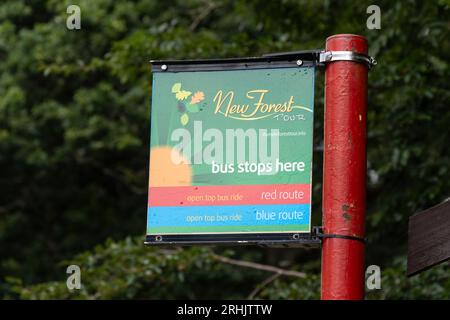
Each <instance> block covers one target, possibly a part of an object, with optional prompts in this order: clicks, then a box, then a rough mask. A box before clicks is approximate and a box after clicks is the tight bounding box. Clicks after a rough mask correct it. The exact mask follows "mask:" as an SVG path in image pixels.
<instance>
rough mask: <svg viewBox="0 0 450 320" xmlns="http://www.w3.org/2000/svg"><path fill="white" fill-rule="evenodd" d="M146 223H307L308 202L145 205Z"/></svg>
mask: <svg viewBox="0 0 450 320" xmlns="http://www.w3.org/2000/svg"><path fill="white" fill-rule="evenodd" d="M147 212H148V219H147V226H148V227H181V226H185V227H189V226H259V225H260V226H264V225H289V224H309V222H310V205H309V204H275V205H247V206H210V207H206V206H194V207H148V211H147Z"/></svg>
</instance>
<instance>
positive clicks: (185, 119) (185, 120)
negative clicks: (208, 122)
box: [180, 113, 189, 126]
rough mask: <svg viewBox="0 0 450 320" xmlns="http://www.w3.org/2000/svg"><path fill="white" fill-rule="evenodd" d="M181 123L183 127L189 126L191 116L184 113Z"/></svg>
mask: <svg viewBox="0 0 450 320" xmlns="http://www.w3.org/2000/svg"><path fill="white" fill-rule="evenodd" d="M180 122H181V124H182V125H183V126H185V125H187V123H188V122H189V116H188V115H187V113H183V115H182V116H181V117H180Z"/></svg>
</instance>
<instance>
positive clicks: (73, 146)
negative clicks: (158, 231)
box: [0, 0, 450, 298]
mask: <svg viewBox="0 0 450 320" xmlns="http://www.w3.org/2000/svg"><path fill="white" fill-rule="evenodd" d="M69 4H77V5H79V6H80V8H81V23H82V29H81V30H78V31H70V30H68V29H67V28H66V18H67V16H68V14H67V13H66V8H67V6H68V5H69ZM370 4H372V3H371V1H327V0H323V1H294V0H282V1H262V0H246V1H244V0H237V1H224V0H184V1H176V0H167V1H157V0H135V1H117V0H116V1H114V0H95V1H92V0H79V1H60V0H41V1H25V0H6V1H2V2H1V3H0V168H1V174H0V191H1V192H0V296H2V295H3V296H4V297H7V298H14V297H19V296H20V297H22V298H136V297H139V298H173V297H187V298H201V297H209V298H214V297H217V298H232V297H238V298H239V297H244V298H245V297H247V296H248V295H249V294H250V292H252V291H253V290H254V289H255V287H256V288H258V285H259V283H261V281H263V280H264V279H266V278H267V277H268V276H270V274H267V273H265V272H262V271H254V270H247V269H245V268H244V269H242V268H240V267H238V266H231V265H227V264H225V263H223V262H220V261H218V260H217V259H215V258H214V257H215V254H221V255H224V256H230V257H234V258H236V259H243V260H249V261H256V262H259V263H265V264H271V265H275V266H278V267H282V268H287V269H293V270H298V271H302V272H305V273H306V274H307V276H306V277H304V278H295V279H292V278H289V277H284V276H283V277H279V278H277V279H275V280H274V281H273V282H271V283H270V284H268V285H267V286H265V287H261V288H260V289H261V290H259V291H258V292H257V293H256V295H255V296H256V297H260V298H317V297H318V288H319V285H320V279H319V271H320V252H319V251H318V250H310V251H307V250H292V249H287V250H286V249H285V250H280V249H258V248H233V250H232V251H231V250H229V249H227V248H191V249H183V250H181V251H180V250H177V249H173V250H174V251H173V252H168V251H164V250H157V249H150V248H145V247H143V245H142V242H143V236H144V231H145V219H146V209H145V207H146V197H147V181H148V180H147V174H148V145H149V139H148V135H149V114H150V113H149V108H150V97H151V73H150V65H149V63H148V61H149V60H150V59H168V58H178V59H183V58H212V57H217V58H222V57H241V56H258V55H261V54H264V53H269V52H277V51H290V50H304V49H317V48H323V47H324V43H325V39H326V37H327V36H330V35H333V34H337V33H356V34H361V35H364V36H366V37H367V38H368V41H369V44H370V54H371V55H374V56H376V57H377V60H378V61H379V64H378V66H377V67H376V68H375V69H374V70H373V71H371V72H370V75H369V114H368V124H369V129H368V195H367V200H368V208H367V209H368V210H367V236H368V239H369V242H368V245H367V264H377V265H379V266H381V268H382V270H383V289H382V290H380V291H377V292H371V293H368V297H369V298H446V297H447V298H448V297H449V295H450V276H449V272H448V265H443V266H441V267H438V268H435V269H432V270H430V271H428V272H426V273H425V274H423V275H421V276H418V277H416V278H413V279H411V280H408V279H406V277H405V252H406V243H407V222H408V217H409V216H410V215H411V214H413V213H414V212H417V211H419V210H421V209H425V208H427V207H429V206H431V205H434V204H437V203H439V202H441V201H443V200H445V199H446V198H447V197H449V196H450V191H449V190H450V168H449V164H450V152H449V147H448V143H449V139H450V134H449V129H448V128H449V126H450V112H449V111H448V102H449V96H450V91H449V89H448V87H449V85H448V82H449V64H448V61H449V51H450V44H449V39H450V37H449V36H450V34H449V33H450V32H449V30H450V19H449V17H450V2H449V1H447V0H440V1H419V0H405V1H395V2H394V1H377V3H376V4H377V5H379V6H380V8H381V17H382V25H381V30H368V29H367V28H366V20H367V17H368V14H367V13H366V8H367V7H368V5H370ZM317 77H318V79H317V81H316V84H317V85H316V91H315V92H316V106H315V107H316V119H315V145H316V146H317V148H316V149H317V150H316V152H315V154H314V161H315V163H314V173H313V177H314V194H313V201H314V203H313V204H314V209H313V216H314V224H315V225H320V220H321V219H320V216H321V210H320V208H321V187H322V186H321V180H322V177H321V169H322V155H321V151H320V146H321V143H322V137H323V134H322V130H323V71H318V73H317ZM127 237H128V238H127ZM130 237H131V238H130ZM125 238H126V240H122V239H125ZM107 239H110V240H108V241H107V242H105V241H106V240H107ZM99 243H104V245H102V246H97V247H95V248H94V246H96V245H98V244H99ZM87 250H90V251H87ZM83 251H86V253H84V254H81V255H76V254H78V253H79V252H83ZM74 255H76V256H75V258H73V257H74ZM73 262H75V263H77V264H79V265H80V266H81V268H82V270H83V289H82V290H81V291H80V292H68V291H67V289H66V287H65V277H66V274H65V267H66V266H67V265H68V264H69V263H73ZM55 281H56V282H55ZM39 283H41V284H39ZM205 288H207V289H205Z"/></svg>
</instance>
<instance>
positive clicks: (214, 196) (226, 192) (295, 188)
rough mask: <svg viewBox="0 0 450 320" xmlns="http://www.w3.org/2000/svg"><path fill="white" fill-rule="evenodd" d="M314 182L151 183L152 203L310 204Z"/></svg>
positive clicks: (190, 204) (184, 204)
mask: <svg viewBox="0 0 450 320" xmlns="http://www.w3.org/2000/svg"><path fill="white" fill-rule="evenodd" d="M310 194H311V185H310V184H270V185H244V186H242V185H241V186H189V187H151V188H150V189H149V193H148V206H149V207H160V206H186V207H188V206H226V205H230V206H231V205H248V204H309V203H310Z"/></svg>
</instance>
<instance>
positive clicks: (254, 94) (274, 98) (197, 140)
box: [147, 64, 314, 239]
mask: <svg viewBox="0 0 450 320" xmlns="http://www.w3.org/2000/svg"><path fill="white" fill-rule="evenodd" d="M162 69H166V70H164V71H161V72H154V75H153V88H152V91H153V92H152V111H151V135H150V137H151V139H150V175H149V190H148V219H147V238H148V237H149V236H156V239H158V236H159V239H161V238H162V237H163V236H165V235H204V234H208V235H224V234H235V235H242V234H269V233H277V234H279V233H297V234H301V233H310V230H311V172H312V168H311V166H312V149H313V145H312V143H313V136H312V135H313V109H314V100H313V98H314V92H313V90H314V66H313V65H309V66H303V67H299V66H297V65H295V64H292V65H288V66H286V65H284V66H283V67H271V66H270V65H267V66H264V67H259V68H248V69H245V70H242V69H239V68H234V69H231V70H227V69H226V64H225V67H222V70H206V71H197V70H196V69H195V66H194V67H192V65H191V66H190V68H186V69H187V70H186V71H183V70H181V71H180V70H179V69H177V70H176V72H174V71H171V66H170V65H169V66H166V65H164V66H163V67H162ZM199 69H200V70H205V68H204V67H203V68H199Z"/></svg>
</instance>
